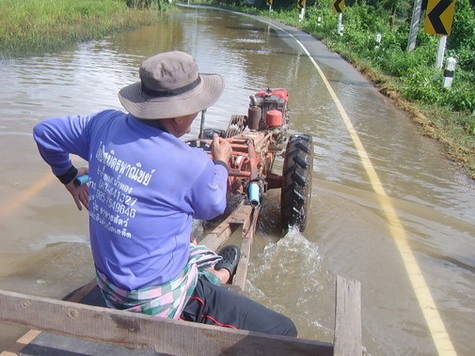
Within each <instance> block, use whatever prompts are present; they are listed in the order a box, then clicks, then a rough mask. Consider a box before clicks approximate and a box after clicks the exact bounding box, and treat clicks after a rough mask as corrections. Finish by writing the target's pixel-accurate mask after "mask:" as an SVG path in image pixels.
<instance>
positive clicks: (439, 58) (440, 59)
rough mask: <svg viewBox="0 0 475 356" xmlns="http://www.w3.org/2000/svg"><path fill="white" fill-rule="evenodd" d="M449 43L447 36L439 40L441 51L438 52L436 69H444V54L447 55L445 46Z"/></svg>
mask: <svg viewBox="0 0 475 356" xmlns="http://www.w3.org/2000/svg"><path fill="white" fill-rule="evenodd" d="M446 43H447V36H440V38H439V49H438V50H437V59H436V61H435V67H436V68H437V69H440V68H442V64H443V63H444V54H445V45H446Z"/></svg>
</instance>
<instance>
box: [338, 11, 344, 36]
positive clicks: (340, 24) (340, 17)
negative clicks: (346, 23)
mask: <svg viewBox="0 0 475 356" xmlns="http://www.w3.org/2000/svg"><path fill="white" fill-rule="evenodd" d="M338 34H339V35H340V36H343V13H342V12H340V13H338Z"/></svg>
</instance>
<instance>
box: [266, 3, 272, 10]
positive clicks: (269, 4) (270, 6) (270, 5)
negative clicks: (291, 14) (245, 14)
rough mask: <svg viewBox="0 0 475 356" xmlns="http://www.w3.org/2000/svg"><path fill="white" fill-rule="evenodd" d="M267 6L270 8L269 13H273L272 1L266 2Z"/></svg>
mask: <svg viewBox="0 0 475 356" xmlns="http://www.w3.org/2000/svg"><path fill="white" fill-rule="evenodd" d="M266 4H267V5H268V6H269V11H272V0H266Z"/></svg>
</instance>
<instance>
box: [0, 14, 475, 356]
mask: <svg viewBox="0 0 475 356" xmlns="http://www.w3.org/2000/svg"><path fill="white" fill-rule="evenodd" d="M279 27H281V28H278V27H276V25H275V24H270V23H268V22H265V21H261V20H259V19H256V18H252V17H249V16H244V15H240V14H235V13H231V12H225V11H218V10H212V9H203V8H200V9H198V8H189V9H185V8H183V9H182V11H180V12H179V13H175V14H170V15H161V17H160V22H159V23H158V24H157V25H154V26H149V27H144V28H141V29H138V30H135V31H132V32H127V33H122V34H118V35H114V36H111V37H108V38H105V39H103V40H100V41H92V42H86V43H81V44H78V45H74V46H71V47H70V48H67V49H65V50H63V51H60V52H54V53H44V54H42V55H38V56H35V57H28V58H17V59H12V60H4V61H1V62H0V75H1V77H2V85H1V86H0V152H1V157H2V159H1V160H0V167H1V170H2V175H1V176H0V196H1V197H2V198H1V202H2V206H1V207H0V236H1V244H0V289H5V290H10V291H15V292H23V293H29V294H32V295H39V296H47V297H53V298H61V297H63V296H64V295H66V294H67V293H68V292H70V291H71V290H73V289H75V288H77V287H79V286H81V285H82V284H84V283H86V282H88V281H89V280H90V279H91V278H93V276H94V271H93V266H92V260H91V256H90V250H89V243H88V229H87V214H86V213H85V212H78V211H77V210H76V208H75V205H74V203H73V201H72V199H71V198H70V197H69V195H68V193H67V192H66V190H65V189H64V188H63V187H62V186H61V185H60V183H59V182H57V181H56V179H55V178H54V177H53V176H52V175H51V173H50V171H49V168H48V167H47V166H46V164H45V163H44V162H43V161H42V160H41V158H40V156H39V154H38V152H37V150H36V146H35V143H34V141H33V139H32V134H31V131H32V128H33V126H34V125H35V124H36V123H37V122H39V121H41V120H43V119H45V118H48V117H51V116H62V115H67V114H88V113H91V112H96V111H99V110H103V109H108V108H114V109H121V106H120V103H119V101H118V98H117V92H118V90H119V89H121V88H122V87H123V86H125V85H127V84H130V83H132V82H135V81H136V80H137V78H138V67H139V65H140V63H141V61H142V60H144V59H145V58H146V57H148V56H150V55H153V54H155V53H158V52H162V51H167V50H172V49H178V50H182V51H186V52H189V53H190V54H192V55H193V56H194V57H195V58H196V60H197V61H198V64H199V65H200V69H201V71H203V72H217V73H220V74H221V75H222V76H223V77H224V78H225V81H226V89H225V92H224V94H223V96H222V97H221V99H220V100H219V101H218V102H217V103H216V104H215V105H214V106H213V107H212V108H210V109H209V110H208V111H207V114H206V126H207V127H213V128H221V129H225V128H226V127H227V124H228V122H229V119H230V117H231V115H232V114H246V113H247V106H248V103H249V95H251V94H254V93H255V92H257V91H258V90H260V89H261V88H265V87H268V86H270V87H283V88H287V89H288V90H289V95H290V129H291V130H290V133H294V132H303V133H306V134H309V135H311V136H312V137H313V142H314V167H313V172H312V173H313V182H312V206H311V209H310V210H309V211H308V220H309V224H308V227H307V229H306V230H305V231H304V232H303V233H298V232H295V231H291V232H289V233H288V234H287V235H286V236H285V237H283V238H281V236H280V228H279V216H280V202H279V199H280V198H279V192H278V191H270V192H269V193H268V194H267V196H266V198H265V200H264V202H263V210H262V212H261V216H260V220H259V223H258V228H257V234H256V240H255V243H254V247H253V251H252V256H251V265H250V269H249V281H248V285H247V290H248V292H249V293H250V296H251V297H252V298H253V299H255V300H257V301H259V302H261V303H263V304H265V305H267V306H269V307H271V308H274V309H276V310H278V311H280V312H283V313H285V314H287V315H288V316H290V317H291V318H292V319H294V321H295V322H296V324H297V326H298V328H299V331H300V334H301V335H302V337H305V338H310V339H318V340H322V341H332V340H333V328H334V308H335V298H334V296H335V281H336V276H337V275H341V276H344V277H347V278H351V279H357V280H359V281H361V285H362V318H363V343H364V346H365V347H366V348H367V350H368V352H369V353H370V354H372V355H416V354H417V355H434V354H437V353H439V354H455V353H457V354H459V355H470V354H471V353H472V352H473V349H474V348H475V340H474V339H473V332H474V330H475V297H474V294H473V290H474V287H475V186H474V184H473V182H472V181H471V180H470V179H468V178H467V176H466V175H464V174H463V172H461V171H460V170H459V169H458V168H457V166H456V165H454V164H452V163H451V162H449V161H448V160H447V159H446V158H445V156H444V152H443V150H442V149H441V147H440V146H439V144H438V143H437V142H435V141H433V140H430V139H428V138H426V137H423V136H421V135H420V134H419V133H418V129H417V126H415V125H414V124H412V123H411V122H410V120H409V119H408V117H407V116H406V115H405V114H404V113H403V112H401V111H400V110H398V109H397V108H395V106H393V105H392V104H391V102H389V101H388V100H387V99H386V98H385V97H384V96H382V95H381V94H380V93H379V92H378V91H377V90H376V89H375V88H374V87H373V86H372V85H371V84H370V83H369V82H368V81H367V80H366V79H365V78H364V77H363V76H361V75H360V74H359V73H358V72H357V71H355V70H354V69H353V68H352V67H351V66H349V65H348V64H347V63H346V62H345V61H344V60H343V59H341V58H340V57H339V56H337V55H335V54H333V53H331V52H329V51H328V50H327V49H326V48H325V47H324V46H323V45H322V44H321V43H320V42H318V41H316V40H313V39H311V38H310V37H309V36H308V35H306V34H303V33H300V32H298V31H296V30H293V29H291V28H288V27H285V26H282V25H279ZM309 55H310V57H311V58H312V59H310V57H309ZM198 131H199V122H195V123H194V126H193V130H192V132H191V134H189V135H188V137H186V138H192V137H196V136H197V134H198ZM80 163H81V162H78V164H80ZM279 169H281V162H277V164H276V167H275V170H276V173H279V174H280V171H279ZM22 331H23V330H20V329H17V328H12V327H10V326H3V325H0V350H4V349H6V348H7V346H8V345H9V344H11V343H12V342H13V341H14V340H16V339H17V338H18V337H19V336H20V335H21V333H22Z"/></svg>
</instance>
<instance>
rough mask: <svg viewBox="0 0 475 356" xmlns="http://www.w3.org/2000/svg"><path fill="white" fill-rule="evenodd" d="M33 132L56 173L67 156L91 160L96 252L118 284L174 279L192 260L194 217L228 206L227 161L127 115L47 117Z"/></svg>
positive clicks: (213, 214) (64, 166)
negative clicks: (218, 159) (216, 158)
mask: <svg viewBox="0 0 475 356" xmlns="http://www.w3.org/2000/svg"><path fill="white" fill-rule="evenodd" d="M34 138H35V140H36V142H37V144H38V148H39V151H40V154H41V156H42V157H43V159H44V160H45V161H46V162H47V163H48V164H49V165H50V166H51V167H52V170H53V173H54V174H56V175H58V176H59V175H62V174H64V173H66V172H67V171H68V170H69V169H70V168H71V167H72V163H71V160H70V154H75V155H78V156H80V157H82V158H84V159H85V160H87V161H88V162H89V174H90V177H91V180H90V185H89V221H90V224H89V225H90V238H91V247H92V253H93V258H94V262H95V264H96V268H97V269H98V270H99V271H100V272H102V273H104V274H105V275H106V276H107V277H108V278H109V279H110V280H111V281H112V282H113V283H114V284H115V285H116V286H118V287H120V288H124V289H129V290H135V289H139V288H143V287H148V286H157V285H160V284H163V283H166V282H168V281H170V280H171V279H173V278H175V277H176V276H177V275H178V274H179V273H180V272H181V270H182V269H183V267H184V266H185V265H186V263H187V260H188V255H189V243H190V234H191V229H192V219H193V218H195V219H202V220H208V219H212V218H214V217H216V216H218V215H219V214H222V213H223V211H224V209H225V207H226V189H227V178H228V172H227V169H226V167H225V166H223V165H221V164H214V162H213V161H212V160H211V159H210V157H209V156H208V155H207V154H206V153H205V152H203V151H202V150H200V149H197V148H191V147H189V146H188V145H187V144H186V143H184V142H183V141H182V140H180V139H178V138H176V137H175V136H173V135H172V134H170V133H168V132H166V131H163V130H160V129H158V128H155V127H152V126H150V125H147V124H144V123H143V122H140V121H139V120H137V119H136V118H134V117H133V116H131V115H130V114H125V113H123V112H120V111H113V110H107V111H103V112H100V113H97V114H92V115H88V116H68V117H63V118H51V119H47V120H44V121H42V122H41V123H39V124H37V125H36V126H35V128H34Z"/></svg>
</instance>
